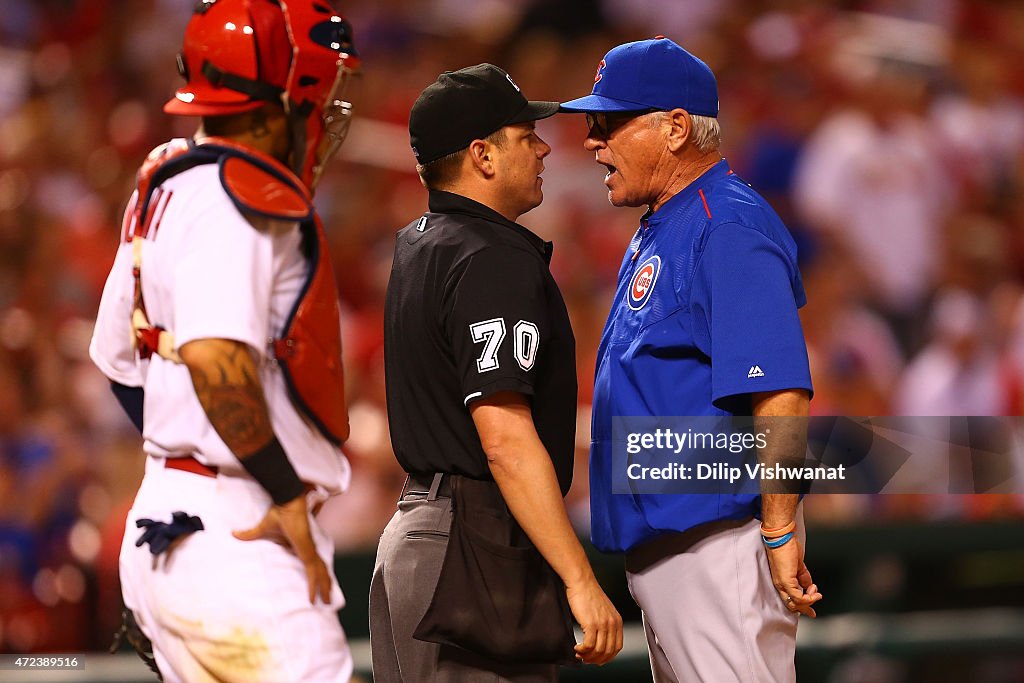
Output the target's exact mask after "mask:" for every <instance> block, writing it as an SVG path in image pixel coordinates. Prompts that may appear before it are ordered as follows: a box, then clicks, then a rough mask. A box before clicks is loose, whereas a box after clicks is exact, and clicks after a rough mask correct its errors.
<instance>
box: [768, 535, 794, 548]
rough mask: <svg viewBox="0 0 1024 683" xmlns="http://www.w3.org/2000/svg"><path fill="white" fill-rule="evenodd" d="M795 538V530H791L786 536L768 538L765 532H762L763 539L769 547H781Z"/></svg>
mask: <svg viewBox="0 0 1024 683" xmlns="http://www.w3.org/2000/svg"><path fill="white" fill-rule="evenodd" d="M792 539H793V532H792V531H790V532H789V533H788V534H786V535H785V536H779V537H778V538H767V537H766V536H765V535H764V534H761V540H762V541H764V544H765V545H766V546H768V547H769V548H781V547H782V546H784V545H786V544H787V543H789V542H790V541H791V540H792Z"/></svg>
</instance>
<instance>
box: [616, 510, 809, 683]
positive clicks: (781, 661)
mask: <svg viewBox="0 0 1024 683" xmlns="http://www.w3.org/2000/svg"><path fill="white" fill-rule="evenodd" d="M797 524H798V529H799V536H800V538H801V540H802V538H803V525H802V519H801V518H800V517H799V515H798V522H797ZM759 527H760V523H759V522H758V520H756V519H748V520H740V521H720V522H711V523H709V524H704V525H701V526H699V527H696V528H694V529H690V530H689V531H687V532H685V533H682V534H673V535H670V536H665V537H662V538H657V539H655V540H653V541H650V542H648V543H647V544H645V545H643V546H641V547H640V548H637V549H634V550H632V551H630V552H629V553H628V554H627V556H626V579H627V582H628V584H629V590H630V593H632V595H633V599H634V600H636V602H637V604H638V605H639V606H640V608H641V609H642V610H643V617H644V630H645V633H646V636H647V647H648V649H649V651H650V658H651V670H652V671H653V673H654V681H655V683H696V682H697V681H703V682H706V683H730V682H732V681H742V682H744V683H747V682H749V683H765V682H767V681H773V682H778V683H782V682H785V683H789V682H792V681H795V680H796V670H795V668H794V663H793V657H794V655H795V653H796V626H797V615H796V614H793V613H791V612H790V611H789V610H787V609H786V607H785V605H784V604H783V602H782V600H781V599H780V598H779V593H778V591H777V590H776V589H775V587H774V586H773V585H772V577H771V572H770V571H769V569H768V559H767V557H766V555H765V550H764V548H763V547H762V542H761V533H760V528H759Z"/></svg>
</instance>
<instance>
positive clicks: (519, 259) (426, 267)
mask: <svg viewBox="0 0 1024 683" xmlns="http://www.w3.org/2000/svg"><path fill="white" fill-rule="evenodd" d="M557 109H558V104H557V103H554V102H528V101H527V100H526V98H525V97H524V96H523V94H522V93H521V92H520V90H519V87H518V86H517V85H516V84H515V83H514V82H513V81H512V79H511V78H510V77H509V76H508V74H506V73H505V72H504V71H503V70H501V69H499V68H498V67H496V66H493V65H490V64H479V65H477V66H473V67H468V68H465V69H461V70H459V71H455V72H445V73H443V74H441V75H440V76H439V77H438V79H437V81H436V82H434V83H433V84H431V85H430V86H428V87H427V88H426V89H425V90H424V91H423V92H422V94H421V95H420V96H419V98H418V99H417V100H416V102H415V104H414V105H413V108H412V111H411V114H410V120H409V133H410V138H411V143H412V147H413V152H414V153H415V155H416V159H417V161H418V165H417V167H416V170H417V172H418V173H419V175H420V178H421V180H422V181H423V184H424V186H425V187H426V188H427V190H428V191H429V198H428V205H429V210H428V212H427V213H426V214H424V215H423V216H422V217H420V218H418V219H417V220H415V221H413V222H412V223H410V224H409V225H408V226H406V227H405V228H404V229H403V230H401V231H400V232H399V233H398V236H397V244H396V246H395V256H394V265H393V268H392V272H391V280H390V283H389V285H388V293H387V301H386V304H385V315H384V319H385V322H384V326H385V327H384V341H385V347H384V354H385V370H386V385H387V401H388V415H389V418H390V424H391V441H392V444H393V446H394V450H395V454H396V456H397V457H398V461H399V463H400V464H401V465H402V467H403V468H404V469H405V470H406V471H407V472H408V473H409V479H408V481H407V483H406V486H405V488H404V489H403V492H402V497H401V499H400V501H399V503H398V512H397V513H396V514H395V516H394V518H393V519H392V520H391V522H390V523H389V524H388V526H387V528H386V529H385V530H384V533H383V535H382V536H381V540H380V546H379V548H378V550H377V561H376V566H375V568H374V574H373V582H372V586H371V589H370V637H371V647H372V654H373V670H374V678H375V679H377V680H381V681H388V682H389V683H390V682H394V681H407V682H409V683H426V682H430V681H468V682H472V681H555V680H557V666H556V665H554V664H551V663H538V662H534V663H530V661H526V662H524V663H521V664H510V663H506V662H502V661H498V660H497V659H495V658H493V657H490V656H489V655H488V654H487V653H481V652H473V651H468V650H466V649H461V648H455V647H450V646H448V645H439V644H437V643H435V642H426V641H425V640H419V639H417V638H415V637H414V635H413V633H414V631H416V629H417V627H418V625H421V621H422V620H423V618H424V615H425V614H426V613H427V612H428V608H431V609H433V608H432V607H431V602H432V598H433V597H434V595H435V590H436V591H437V593H438V595H440V594H441V587H440V585H439V578H440V579H444V578H445V577H444V576H442V565H443V563H444V567H445V570H444V571H445V572H449V571H451V570H449V569H448V567H449V565H448V564H447V562H446V549H447V548H448V545H449V531H450V530H451V533H452V538H453V541H452V542H453V544H454V535H455V530H454V528H453V527H452V519H453V512H452V507H453V506H452V500H451V495H452V494H451V492H452V488H453V483H454V484H456V485H458V486H467V485H470V484H473V483H474V482H496V484H497V486H496V487H494V485H493V484H490V486H491V487H493V488H494V491H495V498H496V499H497V501H498V502H499V504H500V507H502V508H504V513H505V515H506V516H507V515H508V513H509V512H510V513H511V517H509V519H510V520H513V518H514V520H513V521H512V522H511V524H512V525H513V527H514V528H515V530H517V531H518V530H519V529H520V528H521V531H520V532H519V533H522V532H525V536H526V537H528V541H529V542H532V544H533V545H534V546H535V547H536V549H537V550H538V551H539V552H540V554H541V555H542V556H543V558H544V559H545V560H546V561H547V563H548V564H549V565H550V567H551V569H553V570H554V572H556V573H557V576H558V577H560V579H561V582H564V589H565V594H566V597H567V598H568V605H569V607H570V608H571V610H572V615H573V616H574V617H575V619H576V620H577V621H578V622H579V623H580V625H581V626H582V627H583V631H584V634H585V638H584V642H583V643H582V644H579V645H577V646H576V648H575V651H576V656H577V657H578V658H580V659H582V660H583V661H585V662H588V663H596V664H603V663H605V662H608V661H610V660H611V659H612V657H614V656H615V654H616V653H617V652H618V651H619V649H621V647H622V620H621V617H620V616H619V614H618V613H617V612H616V610H615V608H614V607H613V606H612V604H611V602H610V601H609V600H608V598H607V597H606V596H605V594H604V592H603V591H602V590H601V587H600V586H599V585H598V583H597V580H596V579H595V577H594V573H593V571H592V570H591V568H590V565H589V563H588V561H587V558H586V556H585V554H584V552H583V548H582V547H581V545H580V543H579V541H578V539H577V538H576V535H575V533H574V532H573V529H572V526H571V525H570V523H569V518H568V515H567V514H566V510H565V504H564V502H563V496H564V495H565V493H566V492H567V491H568V489H569V485H570V483H571V482H572V467H573V447H574V441H575V420H576V390H577V387H576V375H575V340H574V338H573V334H572V329H571V327H570V325H569V317H568V314H567V312H566V308H565V303H564V302H563V300H562V296H561V293H560V292H559V290H558V286H557V285H556V284H555V281H554V279H553V278H552V276H551V273H550V271H549V269H548V263H549V261H550V259H551V249H552V246H551V243H549V242H545V241H544V240H542V239H541V238H539V237H538V236H537V235H535V234H534V233H532V232H531V231H529V230H528V229H526V228H524V227H523V226H521V225H519V224H518V223H516V222H515V221H516V219H518V218H519V216H520V215H522V214H524V213H526V212H527V211H530V210H531V209H533V208H535V207H537V206H538V205H540V203H541V200H542V198H543V195H542V193H541V182H542V181H541V178H540V174H541V172H542V171H543V170H544V157H546V156H547V155H548V154H549V153H550V152H551V148H550V147H549V146H548V145H547V143H545V142H544V141H543V140H541V139H540V137H538V135H537V133H536V132H535V130H534V121H536V120H537V119H542V118H546V117H548V116H551V115H552V114H554V113H555V112H556V111H557ZM453 480H454V481H453ZM462 482H465V483H462ZM499 489H500V494H499V493H498V491H499ZM456 495H457V494H456ZM459 500H460V501H461V498H460V499H459ZM502 501H503V502H502ZM506 505H507V507H505V506H506ZM477 512H478V511H476V510H473V511H470V514H477ZM479 512H480V514H479V515H478V516H484V515H486V514H489V513H488V512H486V511H479ZM545 571H548V573H549V574H550V570H548V569H546V568H545ZM447 578H448V579H451V578H452V575H449V576H448V577H447ZM490 578H491V580H495V581H496V582H501V581H502V580H504V577H502V576H492V577H490ZM554 580H555V581H557V579H554ZM557 590H558V593H559V596H560V597H561V583H559V584H558V589H557ZM460 602H462V603H471V602H473V599H472V598H471V597H470V596H466V598H465V599H464V600H461V601H460ZM563 602H564V600H563ZM455 607H459V608H463V609H464V608H467V607H468V608H469V609H473V608H474V607H475V606H474V605H473V604H459V605H451V604H444V605H439V606H438V607H437V608H438V610H439V611H441V612H444V611H446V610H448V611H451V610H452V609H454V608H455ZM519 607H520V606H519V605H515V606H513V608H514V609H518V608H519ZM520 635H528V634H519V633H514V632H513V633H505V634H501V635H500V636H499V637H498V638H497V639H504V638H516V637H519V636H520ZM484 649H487V648H484ZM568 651H569V657H570V659H571V657H572V644H571V634H570V640H569V646H568Z"/></svg>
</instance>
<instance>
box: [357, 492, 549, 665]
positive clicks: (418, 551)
mask: <svg viewBox="0 0 1024 683" xmlns="http://www.w3.org/2000/svg"><path fill="white" fill-rule="evenodd" d="M428 498H429V495H428V494H427V493H426V492H416V491H409V492H407V493H406V494H405V495H404V496H403V497H402V500H401V501H399V503H398V512H396V513H395V516H394V517H392V519H391V521H390V522H389V523H388V525H387V527H386V528H385V529H384V533H383V535H382V536H381V538H380V545H379V546H378V547H377V562H376V566H375V567H374V570H373V580H372V581H371V583H370V650H371V653H372V659H373V680H374V681H375V682H376V683H553V682H554V681H557V680H558V667H557V666H554V665H544V664H541V665H538V664H523V665H511V664H503V663H500V662H494V661H491V660H488V659H485V658H483V657H479V656H477V655H474V654H472V653H470V652H467V651H465V650H460V649H458V648H454V647H448V646H443V645H438V644H435V643H426V642H423V641H420V640H416V639H415V638H413V637H412V634H413V631H415V630H416V626H417V625H418V624H419V623H420V620H421V619H422V618H423V615H424V614H425V613H426V611H427V606H428V605H429V604H430V600H431V598H432V597H433V595H434V587H435V586H436V585H437V577H438V575H439V574H440V573H441V564H442V562H443V560H444V553H445V549H446V548H447V547H448V532H449V530H450V529H451V524H452V511H451V500H450V499H449V498H443V497H439V498H437V499H435V500H430V499H428Z"/></svg>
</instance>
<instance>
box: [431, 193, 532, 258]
mask: <svg viewBox="0 0 1024 683" xmlns="http://www.w3.org/2000/svg"><path fill="white" fill-rule="evenodd" d="M427 207H428V208H429V209H430V211H431V213H459V214H463V215H465V216H472V217H473V218H480V219H482V220H485V221H487V222H489V223H497V224H498V225H501V226H504V227H506V228H509V229H510V230H513V231H514V232H516V233H517V234H519V235H521V236H522V237H523V238H524V239H525V240H526V241H527V242H529V243H530V245H531V246H532V247H533V248H534V249H536V250H537V251H538V252H539V253H540V254H541V256H543V257H544V259H545V260H546V261H548V262H550V261H551V251H552V244H551V242H545V241H544V240H542V239H541V238H540V237H538V236H537V235H535V234H534V233H533V232H532V231H530V230H529V229H528V228H524V227H523V226H521V225H519V224H518V223H516V222H514V221H510V220H509V219H507V218H505V217H504V216H502V215H501V214H500V213H498V212H497V211H495V210H494V209H492V208H491V207H489V206H486V205H484V204H481V203H480V202H477V201H474V200H472V199H470V198H469V197H463V196H462V195H460V194H455V193H453V192H445V191H444V190H430V191H429V193H428V195H427Z"/></svg>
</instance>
